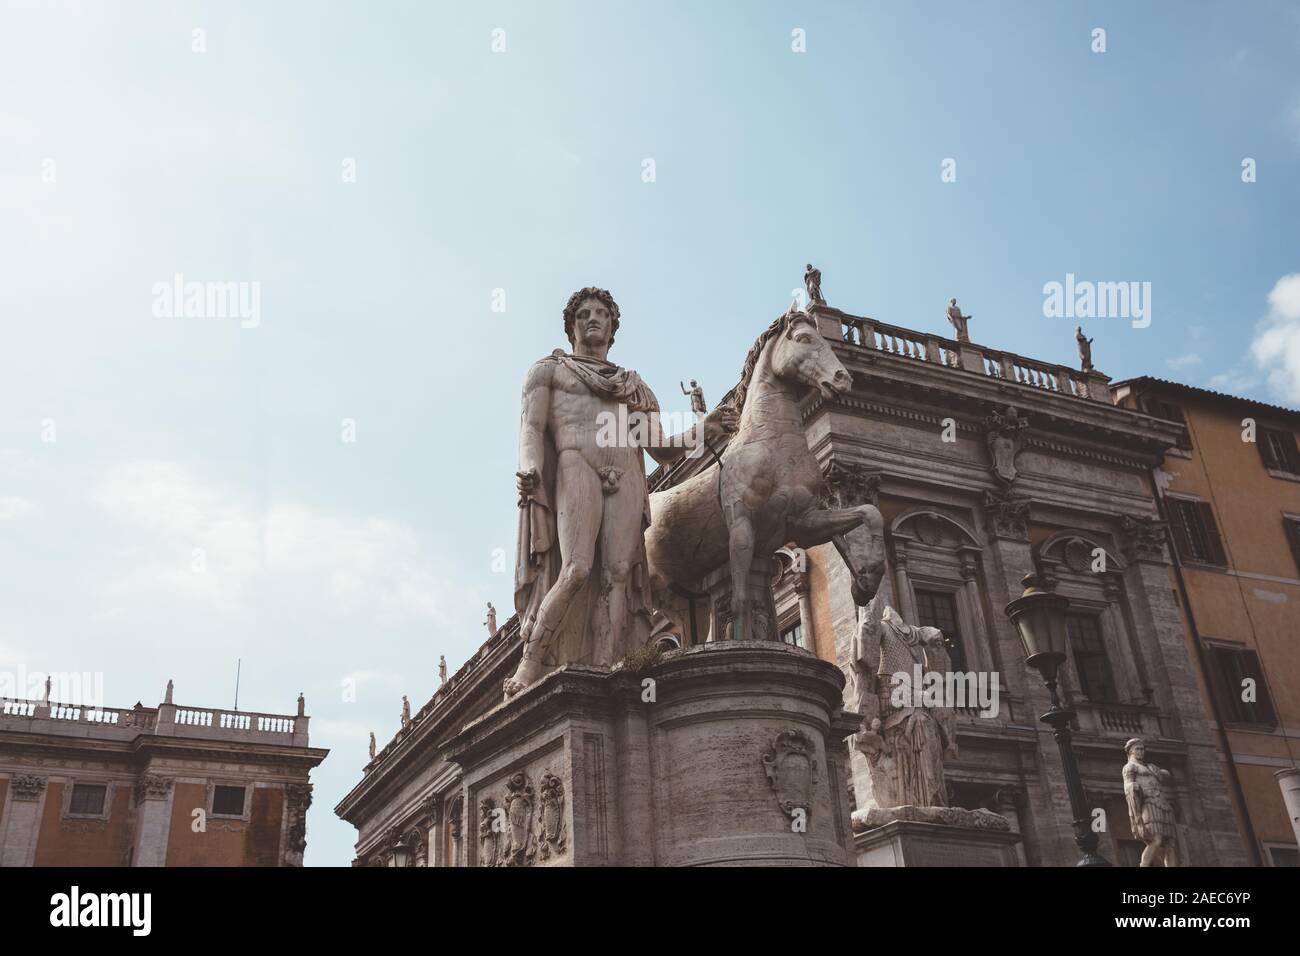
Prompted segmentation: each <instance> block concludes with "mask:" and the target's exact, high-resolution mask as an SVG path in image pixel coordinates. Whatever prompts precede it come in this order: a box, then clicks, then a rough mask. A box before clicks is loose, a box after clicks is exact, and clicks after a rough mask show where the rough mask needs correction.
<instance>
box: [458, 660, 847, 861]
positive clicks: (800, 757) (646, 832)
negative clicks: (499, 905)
mask: <svg viewBox="0 0 1300 956" xmlns="http://www.w3.org/2000/svg"><path fill="white" fill-rule="evenodd" d="M842 693H843V676H842V675H841V674H840V673H839V670H838V669H837V668H835V667H834V666H832V665H830V664H828V663H826V662H824V661H821V660H819V659H817V658H816V657H814V656H813V655H811V654H809V653H808V652H806V651H803V650H800V649H798V648H793V647H788V646H786V645H783V644H778V643H775V642H770V641H763V642H746V641H728V642H718V643H713V644H705V645H702V646H698V647H693V648H689V649H686V650H680V651H673V652H670V653H668V654H666V655H664V657H663V658H662V659H661V660H660V661H659V662H658V663H655V664H653V665H652V666H650V667H648V668H646V669H644V670H641V671H638V672H635V673H633V672H631V671H629V670H627V669H625V668H617V669H615V670H614V671H612V672H611V671H605V670H602V669H598V668H593V667H584V666H581V665H570V666H567V667H564V668H561V669H559V670H557V671H555V672H553V673H551V674H549V675H547V676H546V677H544V678H543V679H542V680H540V681H538V682H537V683H536V684H534V685H532V686H531V687H529V688H527V689H526V690H524V691H522V692H520V693H519V694H518V695H516V696H515V697H513V698H512V699H510V700H509V701H507V702H505V703H503V704H501V705H499V706H498V707H496V708H494V709H493V710H492V711H490V712H489V713H487V714H486V715H484V716H483V717H482V718H480V719H478V720H476V721H474V722H472V723H470V724H469V725H467V726H466V727H465V728H464V729H463V730H462V731H461V732H460V733H459V734H458V735H456V736H455V737H454V738H453V739H452V740H451V741H450V742H449V743H448V745H447V749H446V757H447V759H449V760H453V761H455V762H456V763H457V764H459V766H460V767H461V768H462V769H463V777H462V781H461V784H460V793H461V794H463V796H464V805H465V807H466V809H467V811H469V812H471V813H473V814H474V817H473V819H471V820H469V821H467V822H468V823H469V829H470V831H471V832H472V833H477V834H479V836H480V838H479V839H478V840H477V841H473V842H471V843H470V844H469V846H468V849H469V854H470V856H469V858H468V859H467V860H466V861H465V863H466V865H517V866H627V865H659V866H725V865H767V866H809V865H820V866H853V865H854V858H853V854H852V842H851V839H852V836H851V833H850V826H849V808H848V794H847V790H846V786H845V782H846V781H845V772H846V764H847V753H846V750H845V746H844V736H845V734H846V732H847V730H848V729H849V728H851V727H852V726H853V723H854V722H856V718H848V719H846V717H845V716H844V715H842V712H841V709H840V699H841V695H842ZM530 788H531V790H530ZM510 801H513V803H511V802H510ZM499 809H505V810H506V813H505V815H504V821H505V825H504V829H503V831H502V835H501V836H499V837H498V836H495V835H493V831H492V828H491V824H490V820H491V819H492V814H493V812H494V811H497V810H499ZM485 821H488V822H486V823H485Z"/></svg>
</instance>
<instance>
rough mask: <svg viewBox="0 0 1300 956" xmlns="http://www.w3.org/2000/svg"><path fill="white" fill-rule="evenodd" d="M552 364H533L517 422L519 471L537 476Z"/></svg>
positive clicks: (541, 459) (542, 459)
mask: <svg viewBox="0 0 1300 956" xmlns="http://www.w3.org/2000/svg"><path fill="white" fill-rule="evenodd" d="M554 375H555V363H554V362H552V361H551V360H549V359H542V360H541V361H540V362H535V363H533V366H532V368H530V369H529V370H528V376H527V377H526V378H525V379H524V394H523V403H522V410H521V412H520V422H519V471H520V473H521V474H527V473H529V472H530V471H535V472H536V473H537V475H538V476H539V478H540V476H541V474H542V466H543V464H544V463H545V461H546V420H547V418H548V417H549V416H550V413H551V381H552V379H553V376H554Z"/></svg>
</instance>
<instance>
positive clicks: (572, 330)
mask: <svg viewBox="0 0 1300 956" xmlns="http://www.w3.org/2000/svg"><path fill="white" fill-rule="evenodd" d="M618 315H619V312H618V303H617V302H615V301H614V297H613V296H612V295H610V294H609V292H608V291H606V290H605V289H597V288H595V287H594V286H588V287H587V288H585V289H579V290H578V291H577V292H575V293H573V295H571V296H569V302H568V304H567V305H565V307H564V334H565V335H566V336H567V337H568V339H569V344H570V345H577V344H578V342H582V343H583V344H584V345H589V346H593V347H598V346H601V345H604V346H611V345H613V344H614V333H615V332H617V331H618Z"/></svg>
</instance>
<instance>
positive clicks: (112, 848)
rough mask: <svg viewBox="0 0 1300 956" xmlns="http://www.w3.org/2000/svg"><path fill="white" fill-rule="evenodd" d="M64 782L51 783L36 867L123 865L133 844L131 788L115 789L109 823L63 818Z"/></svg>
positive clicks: (37, 844) (121, 785) (42, 817)
mask: <svg viewBox="0 0 1300 956" xmlns="http://www.w3.org/2000/svg"><path fill="white" fill-rule="evenodd" d="M64 786H65V784H63V783H51V784H49V786H48V788H47V790H46V794H45V810H44V812H43V813H42V815H41V829H40V834H39V836H38V837H37V841H36V857H35V859H34V860H33V865H35V866H123V865H125V863H126V858H127V853H128V851H129V849H130V845H131V828H130V821H129V819H128V816H129V814H130V800H131V787H130V783H129V782H125V783H119V784H117V785H116V786H114V787H113V791H112V796H111V801H112V802H111V804H110V808H109V815H108V820H107V821H100V820H85V819H80V818H77V819H69V820H64V819H63V789H64Z"/></svg>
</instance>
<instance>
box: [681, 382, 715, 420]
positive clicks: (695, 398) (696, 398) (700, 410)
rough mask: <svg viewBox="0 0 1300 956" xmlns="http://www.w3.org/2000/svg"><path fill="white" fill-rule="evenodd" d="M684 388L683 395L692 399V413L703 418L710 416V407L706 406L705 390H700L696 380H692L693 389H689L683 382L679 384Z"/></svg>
mask: <svg viewBox="0 0 1300 956" xmlns="http://www.w3.org/2000/svg"><path fill="white" fill-rule="evenodd" d="M677 384H678V385H681V387H682V394H683V395H689V396H690V398H691V411H693V412H694V413H695V414H696V415H699V416H700V417H703V416H704V415H706V414H708V411H709V407H708V406H707V405H705V404H704V389H702V388H700V386H699V383H697V382H696V381H695V379H691V387H690V388H689V389H688V388H687V387H686V385H685V384H684V383H682V382H678V383H677Z"/></svg>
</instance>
